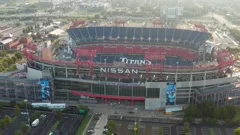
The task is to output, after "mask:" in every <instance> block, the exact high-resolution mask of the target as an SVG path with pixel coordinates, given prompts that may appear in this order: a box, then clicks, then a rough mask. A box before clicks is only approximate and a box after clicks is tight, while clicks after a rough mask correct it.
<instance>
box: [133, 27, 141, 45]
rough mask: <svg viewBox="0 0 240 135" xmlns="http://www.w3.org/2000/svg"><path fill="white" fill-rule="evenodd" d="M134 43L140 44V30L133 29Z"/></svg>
mask: <svg viewBox="0 0 240 135" xmlns="http://www.w3.org/2000/svg"><path fill="white" fill-rule="evenodd" d="M134 29H135V31H134V37H135V39H134V41H135V42H140V41H141V37H142V28H134Z"/></svg>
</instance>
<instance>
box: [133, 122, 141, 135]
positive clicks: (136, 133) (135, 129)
mask: <svg viewBox="0 0 240 135" xmlns="http://www.w3.org/2000/svg"><path fill="white" fill-rule="evenodd" d="M133 135H140V126H139V124H138V123H137V124H135V125H134V127H133Z"/></svg>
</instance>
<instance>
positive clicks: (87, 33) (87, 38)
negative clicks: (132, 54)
mask: <svg viewBox="0 0 240 135" xmlns="http://www.w3.org/2000/svg"><path fill="white" fill-rule="evenodd" d="M68 33H69V36H70V37H71V38H72V39H73V40H74V41H75V42H76V43H77V44H84V43H86V42H93V41H95V40H96V39H97V38H104V39H103V40H99V41H98V42H102V41H103V42H104V41H108V40H109V38H110V36H111V37H112V38H117V39H118V41H128V42H153V43H156V42H158V43H159V44H161V43H163V44H168V43H172V42H178V43H179V45H182V46H186V47H190V48H193V49H197V48H198V47H199V46H201V45H202V44H203V43H204V42H205V41H206V40H207V39H208V38H209V37H210V36H211V34H209V33H204V32H198V31H191V30H181V29H172V28H135V27H87V28H76V29H69V30H68ZM133 38H134V39H133Z"/></svg>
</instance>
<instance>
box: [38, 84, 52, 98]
mask: <svg viewBox="0 0 240 135" xmlns="http://www.w3.org/2000/svg"><path fill="white" fill-rule="evenodd" d="M40 84H41V95H42V100H50V96H51V94H50V90H51V88H50V85H49V84H50V83H49V81H48V80H40Z"/></svg>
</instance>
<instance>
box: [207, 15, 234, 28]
mask: <svg viewBox="0 0 240 135" xmlns="http://www.w3.org/2000/svg"><path fill="white" fill-rule="evenodd" d="M209 15H211V16H212V17H213V18H215V19H216V20H217V21H218V22H219V23H220V24H226V26H227V27H228V28H230V29H233V28H237V27H238V26H237V25H234V24H232V23H231V22H230V21H228V20H227V19H225V18H224V17H223V16H221V15H218V14H215V13H210V14H209Z"/></svg>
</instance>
